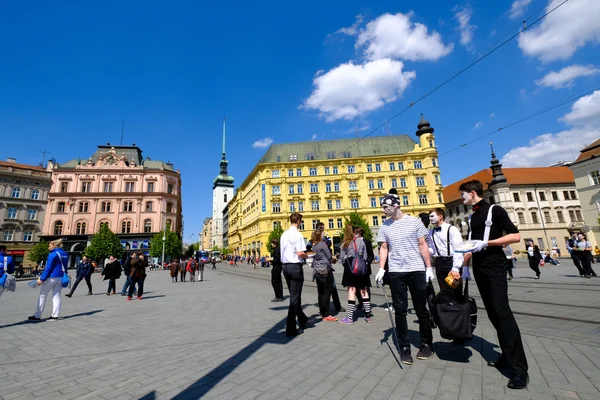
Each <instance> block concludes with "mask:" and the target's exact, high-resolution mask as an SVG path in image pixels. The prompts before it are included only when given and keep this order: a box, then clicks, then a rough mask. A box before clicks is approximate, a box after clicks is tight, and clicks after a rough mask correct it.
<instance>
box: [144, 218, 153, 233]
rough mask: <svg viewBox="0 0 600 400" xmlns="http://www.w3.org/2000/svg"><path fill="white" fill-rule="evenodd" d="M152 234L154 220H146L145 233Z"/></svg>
mask: <svg viewBox="0 0 600 400" xmlns="http://www.w3.org/2000/svg"><path fill="white" fill-rule="evenodd" d="M150 232H152V220H150V219H146V220H144V233H150Z"/></svg>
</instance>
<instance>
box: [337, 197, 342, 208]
mask: <svg viewBox="0 0 600 400" xmlns="http://www.w3.org/2000/svg"><path fill="white" fill-rule="evenodd" d="M335 209H336V210H341V209H342V200H340V199H337V200H336V201H335Z"/></svg>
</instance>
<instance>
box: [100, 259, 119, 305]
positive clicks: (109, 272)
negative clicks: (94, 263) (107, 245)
mask: <svg viewBox="0 0 600 400" xmlns="http://www.w3.org/2000/svg"><path fill="white" fill-rule="evenodd" d="M121 271H122V269H121V263H120V262H119V260H117V259H116V258H115V256H113V255H112V254H111V255H110V257H108V263H106V266H105V267H104V270H102V275H104V280H108V289H106V295H107V296H110V294H111V292H112V294H117V279H119V278H120V277H121Z"/></svg>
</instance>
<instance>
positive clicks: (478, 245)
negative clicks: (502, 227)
mask: <svg viewBox="0 0 600 400" xmlns="http://www.w3.org/2000/svg"><path fill="white" fill-rule="evenodd" d="M474 242H475V243H474V246H475V248H474V249H473V250H472V251H471V252H472V253H477V252H478V251H482V250H483V249H485V248H486V247H487V246H488V242H486V241H485V240H475V241H474Z"/></svg>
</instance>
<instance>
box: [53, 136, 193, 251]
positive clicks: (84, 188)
mask: <svg viewBox="0 0 600 400" xmlns="http://www.w3.org/2000/svg"><path fill="white" fill-rule="evenodd" d="M48 170H50V171H52V188H51V189H50V192H49V193H48V207H47V211H46V216H45V219H44V232H43V233H44V239H46V240H53V239H56V238H59V237H62V238H63V243H64V245H65V246H64V247H65V250H66V251H68V252H71V253H72V254H73V255H74V256H77V255H78V253H80V252H81V251H82V250H83V249H84V248H85V247H86V246H87V244H89V242H90V241H91V238H92V235H93V234H94V233H96V232H98V229H99V228H100V226H101V225H102V224H107V225H108V227H109V228H110V230H112V231H113V232H115V233H116V234H117V235H118V236H119V238H120V239H121V243H122V244H123V247H124V248H126V249H130V250H137V249H142V250H143V249H147V248H148V242H149V240H150V238H152V236H154V234H156V233H157V232H159V231H161V230H162V229H164V228H165V227H167V228H168V229H171V230H173V231H175V232H177V233H179V234H180V235H181V232H182V224H183V221H182V213H181V176H180V173H179V171H175V170H174V169H173V164H171V163H166V162H163V161H155V160H151V159H150V157H148V158H146V159H144V158H143V157H142V150H141V149H140V148H139V147H137V146H135V145H133V146H111V145H110V144H107V145H106V146H98V150H96V152H95V153H94V154H93V155H92V156H91V157H90V158H89V159H87V160H81V159H75V160H71V161H69V162H67V163H64V164H56V163H52V162H49V164H48Z"/></svg>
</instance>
